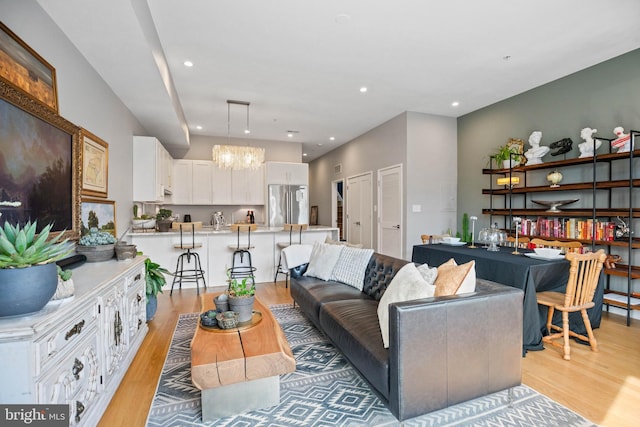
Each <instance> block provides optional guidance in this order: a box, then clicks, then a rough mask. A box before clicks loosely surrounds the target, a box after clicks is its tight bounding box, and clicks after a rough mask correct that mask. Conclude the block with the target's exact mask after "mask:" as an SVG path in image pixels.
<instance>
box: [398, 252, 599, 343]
mask: <svg viewBox="0 0 640 427" xmlns="http://www.w3.org/2000/svg"><path fill="white" fill-rule="evenodd" d="M499 249H500V250H499V251H497V252H491V251H487V250H486V249H485V248H482V247H480V246H478V247H477V248H470V247H468V246H467V245H461V246H450V245H445V244H433V245H415V246H414V247H413V255H412V258H411V260H412V261H413V262H415V263H418V264H425V263H426V264H428V265H430V266H433V267H437V266H439V265H440V264H442V263H444V262H446V261H448V260H449V259H451V258H453V259H454V260H455V261H456V263H457V264H464V263H467V262H469V261H472V260H474V261H475V270H476V277H477V278H480V279H486V280H491V281H494V282H497V283H502V284H504V285H508V286H513V287H516V288H519V289H522V290H523V291H524V301H523V304H524V306H523V335H522V341H523V342H522V346H523V350H522V353H523V355H525V354H526V352H527V351H528V350H542V349H543V348H544V347H543V345H542V336H543V334H544V335H546V322H547V308H546V307H544V306H538V303H537V300H536V292H540V291H557V292H564V291H565V289H566V285H567V280H568V278H569V261H567V260H565V259H564V258H562V259H553V260H549V259H535V258H531V257H528V256H525V255H524V254H525V253H532V252H533V251H531V250H527V249H519V250H518V252H520V254H519V255H514V254H512V252H513V251H514V248H512V247H500V248H499ZM603 294H604V281H603V279H602V276H601V277H600V281H599V283H598V287H597V288H596V293H595V296H594V302H595V306H594V307H593V308H591V309H589V310H587V314H588V316H589V320H590V321H591V326H592V327H593V328H594V329H596V328H598V327H599V326H600V320H601V318H602V299H603ZM569 322H570V324H571V329H572V330H574V331H576V332H578V333H581V334H586V329H585V327H584V324H583V322H582V317H581V316H580V313H579V312H578V313H570V316H569ZM553 323H554V324H556V325H562V318H561V313H560V312H558V311H556V313H555V315H554V318H553ZM496 333H499V331H496Z"/></svg>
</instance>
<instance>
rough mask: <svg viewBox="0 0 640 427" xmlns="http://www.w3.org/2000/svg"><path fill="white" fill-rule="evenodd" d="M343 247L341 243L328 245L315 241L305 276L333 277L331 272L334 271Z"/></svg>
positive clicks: (325, 278) (323, 278)
mask: <svg viewBox="0 0 640 427" xmlns="http://www.w3.org/2000/svg"><path fill="white" fill-rule="evenodd" d="M342 249H343V246H341V245H327V244H324V243H319V242H315V243H314V244H313V250H312V251H311V258H310V259H309V267H307V272H306V273H305V276H312V277H317V278H318V279H322V280H329V279H331V273H333V268H334V267H335V266H336V263H337V262H338V258H339V257H340V254H341V253H342Z"/></svg>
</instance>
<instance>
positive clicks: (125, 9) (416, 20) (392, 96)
mask: <svg viewBox="0 0 640 427" xmlns="http://www.w3.org/2000/svg"><path fill="white" fill-rule="evenodd" d="M38 2H39V3H40V5H41V7H42V8H43V9H44V10H45V11H46V12H47V13H48V14H49V15H50V16H51V18H52V19H53V20H54V21H55V22H56V23H57V25H58V26H59V27H60V28H61V29H62V31H63V32H64V33H65V34H66V35H67V36H68V37H69V39H70V40H71V41H72V43H73V44H74V45H75V46H76V47H77V48H78V49H79V51H80V52H81V53H82V54H83V55H84V56H85V57H86V59H87V60H88V61H89V63H90V64H91V65H92V66H93V67H94V68H95V70H96V71H97V72H98V73H99V74H100V75H101V76H102V78H103V79H104V80H105V81H106V82H107V84H109V86H110V87H111V88H112V89H113V91H114V92H115V93H116V95H117V96H118V97H120V98H121V99H122V101H123V102H124V103H125V104H126V105H127V107H128V108H129V109H130V110H131V112H132V113H133V114H134V115H135V116H136V117H137V118H138V120H139V121H140V123H141V124H142V125H143V126H144V127H145V129H146V130H147V131H148V132H149V133H150V134H151V135H152V136H156V137H157V138H159V139H160V140H161V141H162V142H163V143H165V144H168V145H169V146H170V147H173V148H174V149H179V148H180V147H182V149H183V150H186V147H188V144H189V138H190V136H193V135H209V136H224V137H226V136H228V134H230V136H231V137H243V138H244V137H245V135H244V134H243V130H244V127H245V122H246V115H247V111H246V107H244V106H242V105H231V120H230V121H228V120H227V114H228V110H227V102H226V101H227V100H229V99H231V100H240V101H246V102H250V103H251V105H250V107H249V118H250V128H251V135H250V137H251V138H256V139H264V140H279V141H287V140H288V141H295V142H300V143H302V147H303V152H305V153H307V154H308V155H307V156H306V157H305V158H304V161H310V160H313V159H315V158H317V157H319V156H321V155H322V154H324V153H326V152H328V151H330V150H332V149H334V148H335V147H337V146H339V145H341V144H344V143H346V142H348V141H350V140H351V139H353V138H355V137H357V136H359V135H362V134H363V133H364V132H366V131H368V130H369V129H371V128H373V127H375V126H377V125H379V124H381V123H384V122H385V121H387V120H389V119H391V118H393V117H395V116H397V115H398V114H400V113H402V112H404V111H415V112H420V113H428V114H436V115H443V116H450V117H458V116H461V115H464V114H466V113H469V112H471V111H474V110H477V109H479V108H482V107H484V106H487V105H490V104H492V103H495V102H497V101H500V100H502V99H505V98H508V97H511V96H513V95H516V94H518V93H522V92H524V91H526V90H529V89H531V88H534V87H536V86H539V85H542V84H544V83H547V82H550V81H553V80H556V79H558V78H560V77H563V76H566V75H568V74H571V73H573V72H576V71H578V70H581V69H584V68H587V67H589V66H592V65H595V64H597V63H600V62H602V61H605V60H607V59H610V58H613V57H615V56H618V55H621V54H623V53H626V52H629V51H631V50H634V49H637V48H639V47H640V31H638V26H637V23H636V24H633V21H632V18H633V17H635V18H637V17H639V16H640V1H637V0H618V1H616V2H605V1H601V0H563V1H557V0H537V1H526V0H483V1H468V0H447V1H442V0H439V1H431V0H412V1H411V0H397V1H393V2H391V1H382V0H376V1H373V0H323V1H320V0H307V1H301V0H271V1H264V0H181V1H176V0H148V1H145V0H110V1H104V0H38ZM614 4H615V7H613V6H612V5H614ZM186 60H189V61H192V62H193V64H194V65H193V66H192V67H190V68H189V67H186V66H185V65H184V62H185V61H186ZM361 87H367V89H368V90H367V92H364V93H363V92H361V91H360V88H361ZM454 101H457V102H459V105H458V106H457V107H454V106H452V102H454ZM228 124H230V131H229V130H228ZM196 126H201V127H202V129H201V130H200V129H197V128H196ZM287 131H296V132H295V133H293V137H292V138H289V137H287ZM330 137H334V138H335V140H333V141H332V140H330ZM172 152H175V150H172Z"/></svg>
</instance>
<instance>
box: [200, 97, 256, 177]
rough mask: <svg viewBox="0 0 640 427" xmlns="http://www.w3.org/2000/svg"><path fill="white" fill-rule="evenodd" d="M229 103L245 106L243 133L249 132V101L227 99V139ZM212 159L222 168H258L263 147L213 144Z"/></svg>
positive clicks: (228, 134)
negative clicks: (245, 116)
mask: <svg viewBox="0 0 640 427" xmlns="http://www.w3.org/2000/svg"><path fill="white" fill-rule="evenodd" d="M231 104H239V105H245V106H246V107H247V126H246V128H245V130H244V133H245V134H249V133H250V130H249V103H248V102H245V101H232V100H227V140H231ZM212 155H213V161H214V162H215V163H216V164H217V165H218V167H220V168H223V169H236V170H238V169H258V168H259V167H260V165H262V163H264V148H260V147H248V146H239V145H214V146H213V152H212Z"/></svg>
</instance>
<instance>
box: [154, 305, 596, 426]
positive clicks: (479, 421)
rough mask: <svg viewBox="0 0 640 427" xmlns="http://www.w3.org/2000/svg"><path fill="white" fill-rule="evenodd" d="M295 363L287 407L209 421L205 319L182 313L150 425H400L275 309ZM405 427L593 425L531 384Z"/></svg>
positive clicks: (299, 317) (286, 312)
mask: <svg viewBox="0 0 640 427" xmlns="http://www.w3.org/2000/svg"><path fill="white" fill-rule="evenodd" d="M271 311H272V312H273V314H274V316H275V318H276V319H277V320H278V322H279V323H280V325H281V326H282V329H283V330H284V333H285V335H286V337H287V340H288V342H289V345H290V347H291V350H292V351H293V355H294V356H295V359H296V372H294V373H291V374H286V375H283V376H281V378H280V404H279V405H277V406H273V407H270V408H267V409H262V410H259V411H252V412H248V413H244V414H241V415H238V416H235V417H228V418H222V419H219V420H216V421H214V422H207V423H203V422H202V416H201V410H200V390H198V389H197V388H195V387H194V386H193V385H192V384H191V366H190V350H189V342H190V341H191V337H192V336H193V330H194V328H195V327H196V326H197V321H198V314H197V313H194V314H183V315H181V316H180V319H179V320H178V325H177V326H176V330H175V332H174V336H173V339H172V341H171V348H170V349H169V353H168V355H167V359H166V361H165V364H164V367H163V369H162V375H161V377H160V380H159V382H158V388H157V391H156V395H155V397H154V399H153V403H152V405H151V410H150V412H149V416H148V419H147V426H150V427H156V426H157V427H160V426H162V427H170V426H171V427H174V426H176V427H177V426H225V427H226V426H234V427H238V426H243V427H244V426H272V427H275V426H278V427H282V426H323V427H325V426H349V427H357V426H362V427H364V426H367V427H369V426H398V425H400V423H399V422H398V421H397V420H396V419H395V417H394V416H393V415H391V413H390V412H389V410H388V409H387V408H386V407H385V406H384V405H383V404H382V403H381V402H380V400H379V399H378V398H377V397H376V396H375V394H374V393H373V392H371V390H370V389H369V387H368V385H367V383H366V382H365V381H364V380H363V379H362V378H360V376H359V375H358V373H357V372H356V371H355V369H354V368H353V367H351V365H350V364H349V362H347V361H346V360H345V359H344V357H342V355H341V354H340V352H339V351H338V350H336V349H335V348H334V347H333V345H331V343H330V342H329V341H328V340H327V338H326V337H325V336H324V335H322V334H321V333H320V332H319V331H318V330H317V329H316V328H315V327H314V326H313V325H312V324H311V323H310V321H309V320H307V319H306V318H305V317H304V315H303V314H302V313H301V312H300V311H299V309H297V308H292V307H291V305H279V306H272V307H271ZM402 425H403V426H536V427H540V426H563V427H565V426H593V425H594V424H593V423H591V422H589V421H588V420H586V419H584V418H583V417H581V416H580V415H578V414H576V413H574V412H572V411H571V410H569V409H567V408H565V407H564V406H562V405H560V404H558V403H556V402H554V401H553V400H551V399H549V398H547V397H546V396H544V395H542V394H540V393H538V392H536V391H534V390H532V389H531V388H529V387H527V386H524V385H522V386H519V387H515V388H514V389H512V390H511V391H502V392H499V393H495V394H492V395H489V396H485V397H482V398H479V399H475V400H472V401H469V402H465V403H463V404H460V405H456V406H454V407H451V408H447V409H444V410H441V411H437V412H433V413H431V414H427V415H423V416H421V417H417V418H413V419H411V420H407V421H405V422H404V423H402Z"/></svg>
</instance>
